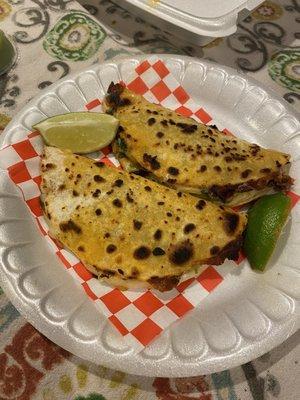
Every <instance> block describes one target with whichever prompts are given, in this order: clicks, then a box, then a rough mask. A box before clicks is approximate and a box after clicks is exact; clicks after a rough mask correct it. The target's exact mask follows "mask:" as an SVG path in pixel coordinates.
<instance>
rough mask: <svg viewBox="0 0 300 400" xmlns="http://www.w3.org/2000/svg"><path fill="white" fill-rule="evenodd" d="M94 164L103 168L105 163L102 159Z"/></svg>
mask: <svg viewBox="0 0 300 400" xmlns="http://www.w3.org/2000/svg"><path fill="white" fill-rule="evenodd" d="M94 165H96V167H98V168H103V167H104V165H105V164H104V162H102V161H96V162H94Z"/></svg>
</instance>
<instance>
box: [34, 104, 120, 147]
mask: <svg viewBox="0 0 300 400" xmlns="http://www.w3.org/2000/svg"><path fill="white" fill-rule="evenodd" d="M118 126H119V121H118V120H117V119H116V118H115V117H113V116H112V115H108V114H102V113H93V112H75V113H68V114H61V115H56V116H54V117H51V118H47V119H45V120H43V121H41V122H39V123H38V124H36V125H34V126H33V128H34V129H36V130H38V131H39V132H40V133H41V135H42V137H43V139H44V141H45V143H46V144H47V145H48V146H54V147H59V148H61V149H69V150H71V151H72V152H73V153H79V154H86V153H92V152H93V151H97V150H100V149H102V148H103V147H105V146H107V145H109V144H110V143H111V142H112V141H113V139H114V138H115V135H116V132H117V128H118Z"/></svg>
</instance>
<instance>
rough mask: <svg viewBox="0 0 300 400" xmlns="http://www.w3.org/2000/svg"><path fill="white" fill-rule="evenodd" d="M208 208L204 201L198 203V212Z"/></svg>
mask: <svg viewBox="0 0 300 400" xmlns="http://www.w3.org/2000/svg"><path fill="white" fill-rule="evenodd" d="M205 206H206V202H205V201H204V200H199V201H198V203H197V204H196V208H197V210H203V208H204V207H205Z"/></svg>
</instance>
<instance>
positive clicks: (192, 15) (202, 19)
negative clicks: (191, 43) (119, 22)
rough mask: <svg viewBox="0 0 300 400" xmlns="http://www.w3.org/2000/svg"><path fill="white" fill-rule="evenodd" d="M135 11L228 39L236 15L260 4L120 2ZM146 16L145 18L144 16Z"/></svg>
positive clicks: (253, 0) (234, 0) (255, 0)
mask: <svg viewBox="0 0 300 400" xmlns="http://www.w3.org/2000/svg"><path fill="white" fill-rule="evenodd" d="M122 2H123V3H127V4H128V5H129V6H134V7H135V8H136V10H142V11H143V12H144V13H146V14H151V15H153V16H156V17H158V18H160V19H162V20H163V21H165V22H167V23H171V24H173V25H174V26H176V27H177V28H183V29H185V30H187V31H189V32H193V33H195V34H197V35H201V36H211V37H221V36H228V35H230V34H232V33H233V32H235V31H236V29H237V20H238V17H239V13H242V14H244V13H245V11H246V12H250V11H252V10H254V9H255V8H256V7H258V6H259V4H261V3H262V2H263V0H227V1H220V0H209V1H207V0H185V1H182V0H122ZM146 14H145V16H146Z"/></svg>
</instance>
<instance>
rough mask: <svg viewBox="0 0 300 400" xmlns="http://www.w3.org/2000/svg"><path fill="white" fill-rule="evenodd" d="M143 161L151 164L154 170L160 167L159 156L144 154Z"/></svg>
mask: <svg viewBox="0 0 300 400" xmlns="http://www.w3.org/2000/svg"><path fill="white" fill-rule="evenodd" d="M143 161H144V162H145V163H147V164H149V165H150V168H151V169H152V170H154V171H155V170H158V169H159V168H160V163H159V162H158V161H157V156H151V155H150V154H147V153H144V154H143Z"/></svg>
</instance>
